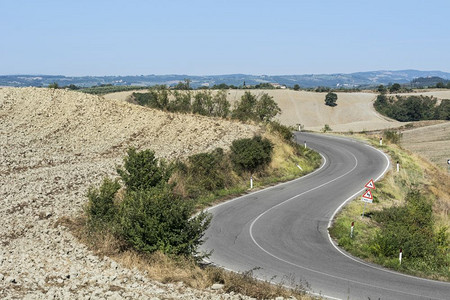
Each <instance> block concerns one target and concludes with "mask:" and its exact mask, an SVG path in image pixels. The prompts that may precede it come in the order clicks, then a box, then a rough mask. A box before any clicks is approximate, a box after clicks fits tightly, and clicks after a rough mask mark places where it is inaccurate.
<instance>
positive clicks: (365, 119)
mask: <svg viewBox="0 0 450 300" xmlns="http://www.w3.org/2000/svg"><path fill="white" fill-rule="evenodd" d="M246 91H250V92H251V93H253V94H256V95H260V94H262V93H268V94H269V95H270V96H272V97H273V98H274V100H275V101H276V102H277V103H278V105H279V106H280V108H281V114H280V115H279V116H277V118H278V119H279V120H280V122H281V123H282V124H284V125H297V124H302V125H303V126H304V129H306V130H313V131H320V130H321V129H322V128H323V127H324V125H325V124H328V125H329V126H330V127H331V128H332V129H333V130H334V131H350V130H352V131H355V132H356V131H363V130H378V129H385V128H393V127H399V126H401V125H403V124H402V123H400V122H397V121H394V120H390V119H388V118H386V117H384V116H381V115H380V114H378V113H377V112H376V111H375V109H374V108H373V105H372V103H373V101H374V100H375V98H376V94H373V93H337V95H338V100H337V104H338V105H337V106H336V107H329V106H326V105H325V102H324V100H325V95H326V93H315V92H305V91H293V90H228V100H229V101H230V102H231V103H234V102H235V101H236V100H238V99H240V97H241V96H242V95H243V94H244V92H246ZM136 92H139V93H143V92H145V91H136ZM193 93H195V91H193ZM131 94H132V92H118V93H111V94H106V95H104V97H105V98H106V99H117V100H126V99H127V98H128V97H129V96H130V95H131Z"/></svg>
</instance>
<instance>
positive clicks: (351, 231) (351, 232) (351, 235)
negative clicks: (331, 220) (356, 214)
mask: <svg viewBox="0 0 450 300" xmlns="http://www.w3.org/2000/svg"><path fill="white" fill-rule="evenodd" d="M353 226H355V222H352V227H351V228H350V238H353Z"/></svg>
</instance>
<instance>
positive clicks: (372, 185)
mask: <svg viewBox="0 0 450 300" xmlns="http://www.w3.org/2000/svg"><path fill="white" fill-rule="evenodd" d="M365 187H366V188H368V189H372V190H376V188H375V183H374V182H373V179H370V181H369V182H368V183H366V185H365Z"/></svg>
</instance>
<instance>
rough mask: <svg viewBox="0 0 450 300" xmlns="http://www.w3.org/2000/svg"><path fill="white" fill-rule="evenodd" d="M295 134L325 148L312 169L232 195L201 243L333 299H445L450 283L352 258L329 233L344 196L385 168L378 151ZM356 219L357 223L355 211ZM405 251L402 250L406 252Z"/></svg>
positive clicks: (240, 266) (220, 259)
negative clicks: (244, 193) (414, 275)
mask: <svg viewBox="0 0 450 300" xmlns="http://www.w3.org/2000/svg"><path fill="white" fill-rule="evenodd" d="M296 138H297V141H298V142H299V143H301V144H303V142H304V141H306V143H307V146H308V147H311V148H313V149H315V150H317V151H318V152H320V153H321V154H322V156H323V160H324V163H323V165H322V166H321V167H320V169H318V170H316V171H315V172H313V173H311V174H309V175H307V176H304V177H302V178H299V179H297V180H294V181H291V182H288V183H284V184H280V185H277V186H274V187H271V188H268V189H265V190H261V191H258V192H254V193H251V194H248V195H245V196H243V197H240V198H236V199H233V200H230V201H228V202H225V203H222V204H220V205H217V206H215V207H212V208H211V209H210V210H209V211H210V212H211V213H212V214H213V215H214V217H213V220H212V223H211V226H210V228H209V229H208V230H207V232H206V238H207V239H206V242H205V243H204V244H203V245H202V250H214V252H213V254H212V256H211V257H210V260H211V261H212V262H213V263H214V264H216V265H218V266H221V267H224V268H226V269H230V270H233V271H238V272H244V271H249V270H252V269H254V271H253V274H254V275H255V276H257V277H258V278H261V279H265V280H270V281H273V282H280V281H281V282H284V283H285V284H286V285H291V286H292V285H293V284H295V283H298V282H299V281H303V282H307V283H308V284H309V286H310V287H309V289H310V291H312V292H313V293H315V294H320V295H322V296H324V297H326V298H331V299H335V298H337V299H450V284H449V283H445V282H438V281H433V280H426V279H420V278H416V277H412V276H407V275H402V274H399V273H396V272H393V271H389V270H386V269H383V268H381V267H379V266H376V265H371V264H368V263H365V262H363V261H360V260H359V259H356V258H353V257H351V256H350V255H348V254H346V253H344V252H343V251H342V250H340V249H338V247H336V246H335V245H334V244H333V243H332V242H331V239H330V238H329V235H328V230H327V228H328V226H329V222H330V219H332V218H333V216H334V214H335V212H336V210H337V209H338V208H339V207H340V206H342V205H343V203H344V202H345V201H348V200H350V199H353V198H354V197H355V196H357V195H358V194H361V193H362V192H363V188H364V185H365V183H366V182H367V181H369V180H370V179H371V178H374V179H378V178H380V177H381V176H382V175H383V174H384V173H385V172H386V170H387V169H388V168H389V160H388V158H387V156H386V155H384V154H383V153H382V152H380V151H378V150H376V149H374V148H372V147H369V146H368V145H365V144H363V143H361V142H357V141H354V140H350V139H343V138H335V137H328V136H323V135H315V134H309V133H297V134H296ZM355 221H356V226H358V225H357V221H358V219H356V220H355ZM405 259H407V258H405Z"/></svg>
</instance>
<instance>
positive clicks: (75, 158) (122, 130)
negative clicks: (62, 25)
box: [0, 88, 258, 299]
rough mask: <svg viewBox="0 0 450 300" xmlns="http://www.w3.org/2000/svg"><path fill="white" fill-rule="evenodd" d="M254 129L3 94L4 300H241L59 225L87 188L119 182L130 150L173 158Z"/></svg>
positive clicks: (68, 98) (53, 93)
mask: <svg viewBox="0 0 450 300" xmlns="http://www.w3.org/2000/svg"><path fill="white" fill-rule="evenodd" d="M257 131H258V128H257V127H254V126H250V125H243V124H239V123H233V122H227V121H223V120H215V119H208V118H203V117H199V116H191V115H175V114H167V113H164V112H160V111H155V110H151V109H147V108H142V107H139V106H136V105H131V104H128V103H124V102H121V101H115V100H106V99H103V98H99V97H97V96H91V95H87V94H82V93H77V92H71V91H65V90H50V89H38V88H3V89H0V135H1V139H0V161H1V164H0V201H1V204H2V205H1V207H0V218H1V220H2V222H1V223H2V226H0V245H1V247H0V298H2V299H3V298H5V299H11V298H18V299H22V298H29V299H39V298H42V299H49V298H58V299H106V298H107V299H123V298H126V299H151V298H154V299H156V298H164V299H171V298H173V299H198V298H201V299H211V298H224V299H227V298H232V299H234V298H235V299H239V297H238V296H230V295H225V294H217V292H214V291H198V290H194V289H190V288H187V287H184V286H182V285H177V284H175V285H171V284H168V285H163V284H160V283H157V282H154V281H151V280H149V279H148V278H147V277H146V276H145V274H141V273H140V272H138V271H137V270H129V269H126V268H123V267H121V266H120V265H118V264H117V263H115V262H113V261H112V260H110V259H109V258H106V257H104V258H101V257H96V256H94V255H93V254H92V253H91V252H90V251H88V250H87V249H86V247H84V246H83V245H81V244H79V243H78V242H77V241H76V240H75V238H74V237H73V236H72V235H71V234H70V232H68V230H67V229H66V228H64V227H62V226H57V225H56V221H57V220H58V219H59V218H60V217H62V216H74V215H76V214H78V213H80V211H81V210H82V207H83V205H84V203H85V202H86V197H85V193H86V191H87V188H88V186H89V185H90V184H98V183H99V182H100V181H101V179H102V178H103V177H104V176H105V175H110V176H114V175H115V166H116V165H117V164H120V163H121V162H122V158H123V156H124V154H125V152H126V149H127V148H128V147H129V146H136V147H138V148H140V149H147V148H151V149H153V150H155V151H156V154H157V155H158V156H159V157H164V158H176V157H183V156H187V155H189V154H192V153H196V152H203V151H208V150H212V149H214V148H216V147H223V148H227V147H228V146H229V145H230V144H231V142H232V141H233V140H234V139H236V138H242V137H251V136H253V135H254V134H255V132H257Z"/></svg>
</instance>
